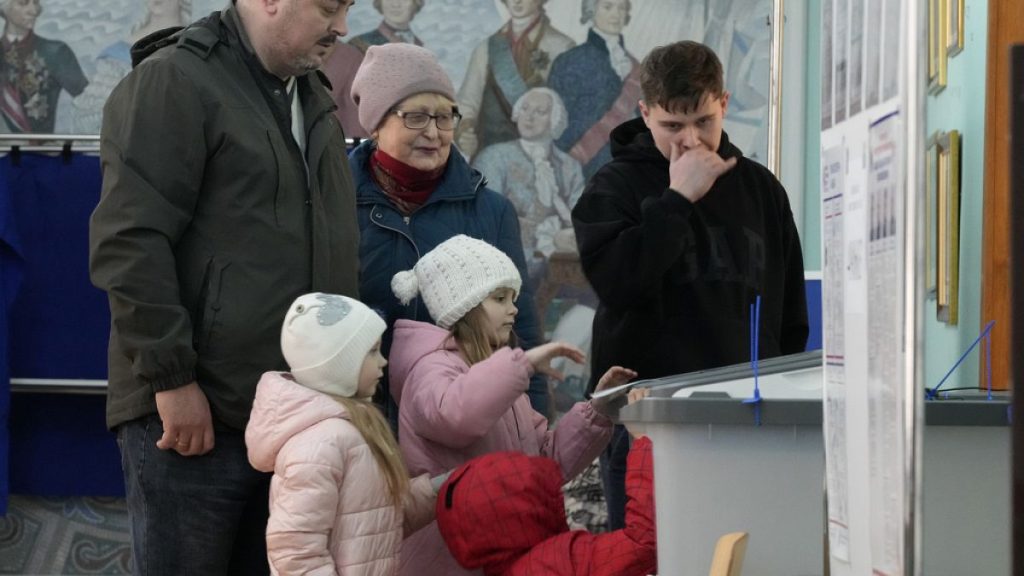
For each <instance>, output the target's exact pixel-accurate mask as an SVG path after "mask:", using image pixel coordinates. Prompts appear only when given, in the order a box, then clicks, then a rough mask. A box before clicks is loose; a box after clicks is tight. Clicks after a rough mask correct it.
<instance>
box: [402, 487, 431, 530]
mask: <svg viewBox="0 0 1024 576" xmlns="http://www.w3.org/2000/svg"><path fill="white" fill-rule="evenodd" d="M436 498H437V495H436V494H434V487H433V486H432V485H431V484H430V475H429V474H421V475H419V476H417V477H415V478H413V479H411V480H410V481H409V493H408V494H406V496H405V503H404V506H403V509H402V511H403V518H404V525H403V533H404V537H406V538H408V537H409V535H410V534H412V533H413V532H415V531H417V530H419V529H420V528H423V527H424V526H426V525H427V524H430V523H431V522H433V521H434V516H435V515H436V512H435V510H436V508H435V507H434V501H435V499H436Z"/></svg>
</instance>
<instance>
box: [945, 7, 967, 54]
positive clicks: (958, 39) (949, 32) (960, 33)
mask: <svg viewBox="0 0 1024 576" xmlns="http://www.w3.org/2000/svg"><path fill="white" fill-rule="evenodd" d="M945 1H946V2H947V3H948V5H947V7H946V21H947V22H946V24H947V25H946V56H947V57H952V56H955V55H957V54H959V53H960V51H961V50H963V49H964V0H945Z"/></svg>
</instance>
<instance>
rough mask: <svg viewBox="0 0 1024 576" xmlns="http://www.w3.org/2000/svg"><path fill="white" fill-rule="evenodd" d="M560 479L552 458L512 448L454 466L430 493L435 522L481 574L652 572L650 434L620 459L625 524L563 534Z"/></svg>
mask: <svg viewBox="0 0 1024 576" xmlns="http://www.w3.org/2000/svg"><path fill="white" fill-rule="evenodd" d="M634 392H640V391H634ZM631 395H632V393H631ZM562 484H563V479H562V474H561V472H560V470H559V467H558V464H557V463H555V461H554V460H551V459H549V458H545V457H541V456H526V455H525V454H522V453H516V452H498V453H492V454H488V455H486V456H481V457H479V458H475V459H473V460H470V461H469V462H467V463H466V464H463V465H462V466H460V467H459V468H456V469H455V470H454V471H453V472H452V474H451V475H450V476H449V477H448V480H447V481H445V483H444V484H443V485H442V486H441V490H440V491H439V492H438V497H437V522H438V527H439V528H440V531H441V535H442V536H443V537H444V540H445V543H446V544H447V545H448V549H449V550H450V551H451V553H452V556H454V557H455V559H456V560H457V561H458V562H459V564H460V565H462V566H463V567H464V568H468V569H477V568H482V569H483V571H484V574H486V575H487V576H527V575H539V574H543V575H545V576H561V575H564V576H575V575H583V574H586V575H592V576H602V575H607V576H633V575H636V576H644V575H646V574H651V573H653V572H655V571H656V570H657V567H658V560H657V547H656V539H655V524H654V469H653V464H652V460H651V441H650V439H648V438H647V437H646V436H641V437H640V438H638V439H637V440H636V441H635V442H634V443H633V447H632V449H631V450H630V452H629V456H628V459H627V471H626V497H627V502H626V526H625V528H623V529H621V530H616V531H614V532H609V533H606V534H591V533H589V532H586V531H584V530H573V531H570V530H569V527H568V525H567V523H566V518H565V505H564V500H563V496H562Z"/></svg>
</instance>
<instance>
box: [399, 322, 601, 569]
mask: <svg viewBox="0 0 1024 576" xmlns="http://www.w3.org/2000/svg"><path fill="white" fill-rule="evenodd" d="M448 334H449V333H448V331H447V330H444V329H442V328H439V327H437V326H435V325H433V324H428V323H425V322H417V321H415V320H398V321H397V322H395V337H394V342H393V344H392V345H391V357H390V358H389V365H390V378H391V380H390V384H391V387H390V390H391V394H392V396H394V398H395V401H396V402H398V438H399V443H400V445H401V448H402V455H403V457H404V458H405V463H406V466H408V467H409V472H410V473H412V474H420V473H424V472H427V473H429V474H431V475H437V474H440V473H442V472H447V471H449V470H451V469H453V468H456V467H458V466H460V465H461V464H463V463H465V462H466V461H468V460H470V459H471V458H473V457H475V456H480V455H482V454H489V453H491V452H498V451H503V450H515V451H517V452H523V453H524V454H527V455H529V456H547V457H549V458H552V459H553V460H555V461H556V462H558V464H559V466H560V467H561V469H562V477H563V478H565V479H567V480H568V479H572V478H575V477H576V475H577V474H579V473H580V472H582V471H583V469H584V468H586V467H587V465H589V464H590V463H591V462H593V461H594V459H595V458H597V456H598V454H600V452H601V451H602V450H603V449H604V448H605V446H607V445H608V440H609V439H610V438H611V433H612V421H611V420H610V419H609V418H608V417H606V416H603V415H601V414H599V413H597V412H596V411H594V409H593V407H591V405H590V402H577V403H576V405H575V406H574V407H573V408H572V409H571V410H569V412H568V413H566V414H565V415H564V416H562V418H561V419H560V420H559V421H558V424H557V426H556V427H555V428H553V429H548V421H547V418H545V417H544V416H542V415H541V414H539V413H537V412H536V411H535V410H534V409H533V408H532V407H531V406H530V400H529V398H528V397H527V395H526V389H527V387H528V386H529V384H530V376H532V375H533V372H534V370H533V366H531V365H530V362H529V361H528V360H527V359H526V356H525V354H524V353H523V351H522V350H520V349H518V348H516V349H513V348H508V347H505V348H501V349H499V350H498V351H496V352H495V353H494V354H493V355H491V357H490V358H488V359H486V360H484V361H483V362H479V363H477V364H474V365H473V366H472V367H470V366H469V365H468V364H466V361H465V360H463V359H462V357H461V356H460V355H459V353H458V349H457V347H456V345H455V343H454V341H452V340H451V339H450V338H448ZM428 566H429V569H427V568H424V567H428ZM400 573H401V574H402V575H403V576H424V575H430V576H451V575H466V574H482V573H481V572H473V571H468V570H465V569H463V568H462V567H460V566H459V565H458V563H457V562H456V561H455V559H454V558H453V557H452V555H451V554H450V553H449V552H448V549H447V547H445V544H444V540H443V539H442V538H441V533H440V532H439V531H438V528H437V524H436V523H431V524H430V525H429V526H427V527H426V528H424V529H423V530H420V531H419V532H416V533H415V534H413V535H412V536H411V537H410V538H409V539H408V540H406V541H405V543H404V544H403V548H402V561H401V568H400Z"/></svg>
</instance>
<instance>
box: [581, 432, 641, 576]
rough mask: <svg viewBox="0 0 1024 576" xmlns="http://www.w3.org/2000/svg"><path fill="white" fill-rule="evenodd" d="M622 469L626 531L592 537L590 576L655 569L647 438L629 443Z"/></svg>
mask: <svg viewBox="0 0 1024 576" xmlns="http://www.w3.org/2000/svg"><path fill="white" fill-rule="evenodd" d="M626 467H627V468H626V498H627V500H626V527H625V528H623V529H621V530H616V531H614V532H609V533H607V534H598V535H596V536H594V541H593V543H592V548H591V551H590V559H589V563H590V566H591V568H592V571H591V572H588V574H593V575H594V576H601V575H607V576H632V575H637V576H644V575H646V574H653V573H654V572H656V571H657V569H658V546H657V538H656V537H655V519H654V465H653V460H652V457H651V440H650V439H649V438H647V437H646V436H641V437H639V438H637V439H636V440H634V441H633V447H632V448H631V449H630V451H629V456H628V457H627V459H626ZM574 555H575V552H574ZM577 565H579V564H577Z"/></svg>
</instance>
